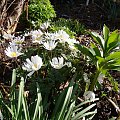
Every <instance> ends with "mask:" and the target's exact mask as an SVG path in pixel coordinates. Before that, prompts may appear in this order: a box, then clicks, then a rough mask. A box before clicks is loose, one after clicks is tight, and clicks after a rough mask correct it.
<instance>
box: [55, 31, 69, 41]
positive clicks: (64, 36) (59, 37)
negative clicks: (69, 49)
mask: <svg viewBox="0 0 120 120" xmlns="http://www.w3.org/2000/svg"><path fill="white" fill-rule="evenodd" d="M55 38H56V39H57V40H59V41H60V43H65V42H67V41H68V39H69V35H68V34H67V33H66V32H65V31H63V30H59V31H58V32H57V33H56V35H55Z"/></svg>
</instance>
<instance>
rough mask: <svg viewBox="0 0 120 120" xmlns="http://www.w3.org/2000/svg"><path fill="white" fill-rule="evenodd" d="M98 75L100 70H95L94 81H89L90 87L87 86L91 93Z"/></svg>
mask: <svg viewBox="0 0 120 120" xmlns="http://www.w3.org/2000/svg"><path fill="white" fill-rule="evenodd" d="M99 74H100V70H97V71H96V74H95V76H94V79H93V81H91V84H90V86H89V91H93V90H94V86H95V85H96V83H97V79H98V76H99Z"/></svg>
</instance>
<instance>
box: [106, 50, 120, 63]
mask: <svg viewBox="0 0 120 120" xmlns="http://www.w3.org/2000/svg"><path fill="white" fill-rule="evenodd" d="M105 59H106V61H110V60H118V59H120V51H117V52H113V53H111V54H110V55H109V56H108V57H106V58H105Z"/></svg>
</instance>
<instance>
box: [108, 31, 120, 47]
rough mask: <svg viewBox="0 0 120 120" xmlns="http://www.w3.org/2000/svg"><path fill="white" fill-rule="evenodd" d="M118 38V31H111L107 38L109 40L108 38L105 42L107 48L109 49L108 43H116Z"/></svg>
mask: <svg viewBox="0 0 120 120" xmlns="http://www.w3.org/2000/svg"><path fill="white" fill-rule="evenodd" d="M118 36H119V34H118V30H115V31H113V32H112V33H111V34H110V36H109V38H108V41H107V48H108V47H109V45H110V43H112V42H115V41H118Z"/></svg>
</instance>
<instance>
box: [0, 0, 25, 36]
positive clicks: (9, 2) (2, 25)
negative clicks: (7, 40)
mask: <svg viewBox="0 0 120 120" xmlns="http://www.w3.org/2000/svg"><path fill="white" fill-rule="evenodd" d="M24 3H25V0H0V34H5V33H9V34H12V33H14V32H15V29H16V27H17V24H18V21H19V18H20V15H21V13H22V10H23V6H24Z"/></svg>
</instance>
